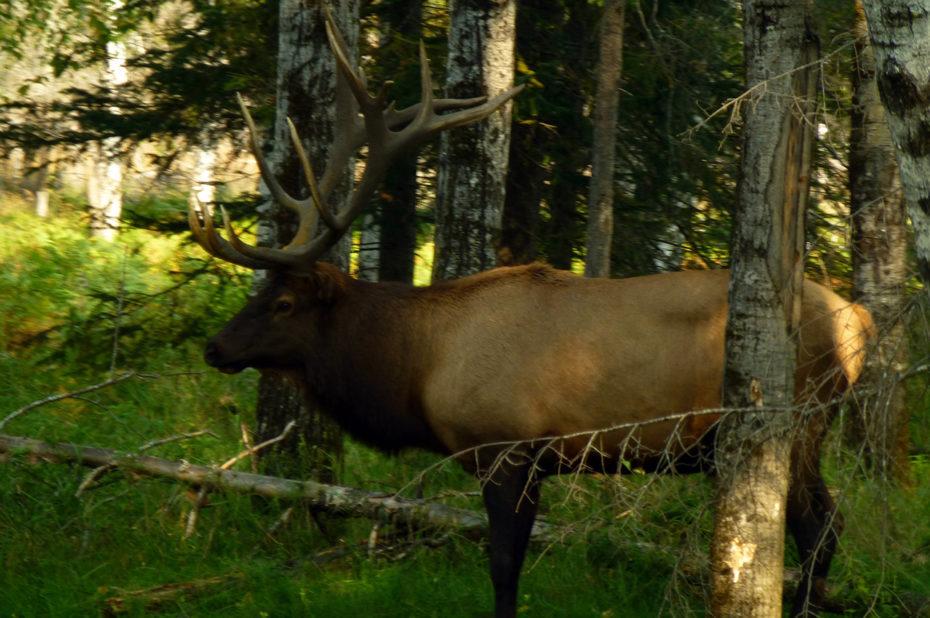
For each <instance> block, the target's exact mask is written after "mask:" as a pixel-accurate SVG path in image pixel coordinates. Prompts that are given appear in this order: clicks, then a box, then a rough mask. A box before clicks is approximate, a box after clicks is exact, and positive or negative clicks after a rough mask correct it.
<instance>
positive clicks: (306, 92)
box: [256, 0, 358, 482]
mask: <svg viewBox="0 0 930 618" xmlns="http://www.w3.org/2000/svg"><path fill="white" fill-rule="evenodd" d="M331 11H332V14H333V17H334V19H335V20H336V26H337V27H338V28H339V30H340V32H341V33H342V35H343V37H344V38H345V41H346V44H347V45H348V46H349V49H350V51H351V52H352V53H353V54H354V53H356V50H357V46H358V2H357V0H344V1H342V2H338V3H335V4H334V5H332V6H331ZM278 28H279V32H278V65H277V71H278V73H277V99H276V109H275V125H274V132H273V134H272V136H271V138H270V142H271V152H270V153H269V154H268V162H269V164H270V166H271V169H272V171H273V173H274V174H275V176H276V177H277V178H278V179H279V181H280V182H281V185H282V186H283V187H284V188H285V189H286V190H288V191H289V192H290V193H291V194H292V195H299V196H301V197H303V196H305V195H307V191H308V188H307V183H306V180H305V179H304V178H303V173H302V171H301V166H300V162H299V159H298V158H297V156H296V153H295V152H294V149H293V146H292V145H291V140H290V137H289V136H288V128H287V122H286V118H290V119H291V120H292V121H293V122H294V125H295V126H296V127H297V130H298V132H299V133H300V135H301V138H302V139H303V140H304V144H303V145H304V149H305V150H306V151H307V153H308V155H309V157H310V158H311V160H312V161H314V162H317V165H316V167H317V169H322V167H323V166H322V165H321V163H322V162H323V161H326V158H327V154H328V152H329V148H330V145H331V144H332V142H333V138H334V135H333V130H334V127H335V126H336V123H337V118H336V114H337V110H339V111H340V112H342V113H344V112H347V111H348V110H349V109H351V108H349V107H347V106H345V105H337V98H338V97H340V96H350V95H348V93H346V92H344V89H338V90H340V91H343V92H337V87H336V66H335V61H334V59H333V54H332V51H331V50H330V48H329V43H328V41H327V38H326V30H325V27H324V20H323V13H322V3H320V2H306V1H305V0H282V1H281V3H280V5H279V17H278ZM347 172H348V173H347V174H346V181H345V182H346V183H348V182H349V179H351V170H347ZM347 186H348V184H345V185H344V187H347ZM262 194H263V195H264V196H266V198H267V199H266V201H265V203H264V204H263V205H262V206H261V207H260V208H259V210H260V213H261V214H262V224H261V225H260V228H259V239H258V240H259V243H260V244H264V245H266V246H267V245H271V246H282V245H284V244H286V243H287V242H288V241H290V239H291V238H292V237H293V235H294V232H295V231H296V227H295V220H294V216H293V214H292V213H291V212H290V211H287V210H286V209H284V208H282V207H279V206H277V205H276V204H274V202H273V201H272V200H271V199H270V195H269V193H268V191H267V189H266V188H265V187H262ZM334 194H335V195H342V196H344V197H347V194H348V192H347V191H346V190H342V191H339V190H337V191H335V192H334ZM330 206H331V207H332V208H333V209H334V210H335V211H338V210H339V204H332V205H330ZM350 246H351V235H346V237H344V238H343V240H342V241H341V242H340V244H339V245H337V247H335V248H334V249H332V250H331V252H330V256H329V261H331V262H332V263H334V264H335V265H336V266H339V267H340V268H342V269H343V270H347V269H348V266H349V247H350ZM260 283H261V277H258V281H257V284H258V285H260ZM292 419H295V420H297V424H298V431H296V432H293V433H292V434H291V435H290V436H289V437H288V439H286V440H284V441H282V442H281V443H279V444H277V445H275V448H273V449H269V451H266V452H265V453H264V454H263V458H264V460H265V465H266V469H267V470H268V472H269V473H270V474H276V475H281V476H293V475H295V474H297V475H304V476H306V475H308V474H309V475H310V476H311V477H313V478H315V479H317V480H320V481H323V482H331V481H332V480H334V478H335V475H336V470H337V469H338V467H339V465H340V464H339V462H340V461H341V458H342V431H341V429H340V428H339V426H338V425H337V424H336V423H335V421H333V420H332V419H331V418H329V417H328V416H326V415H325V414H324V413H323V412H322V411H321V410H319V409H318V408H316V407H315V406H311V405H309V404H308V402H307V401H306V400H305V399H304V398H303V397H302V396H301V394H300V393H299V392H297V390H296V388H295V387H294V386H293V385H292V384H291V383H290V382H289V381H288V379H287V378H286V377H285V376H281V375H277V374H274V373H271V372H268V373H265V374H263V375H262V378H261V380H260V382H259V401H258V406H257V410H256V422H257V427H256V440H257V441H259V442H260V441H264V440H266V439H269V438H271V437H274V436H277V435H279V434H280V433H281V432H282V430H283V428H284V426H285V425H286V424H287V423H288V422H289V421H290V420H292Z"/></svg>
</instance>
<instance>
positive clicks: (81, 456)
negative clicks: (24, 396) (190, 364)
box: [0, 434, 559, 543]
mask: <svg viewBox="0 0 930 618" xmlns="http://www.w3.org/2000/svg"><path fill="white" fill-rule="evenodd" d="M14 453H28V454H29V455H31V456H32V457H34V458H37V459H40V460H44V461H49V462H55V463H67V462H73V463H79V464H81V465H84V466H92V467H99V466H110V467H113V468H116V469H119V470H123V471H126V472H135V473H138V474H146V475H149V476H158V477H167V478H173V479H175V480H178V481H181V482H183V483H187V484H190V485H194V486H196V487H198V488H204V487H206V488H208V489H209V490H217V491H231V492H234V493H243V494H252V495H257V496H263V497H265V498H277V499H280V500H291V501H299V502H304V503H306V504H308V505H309V506H310V507H311V508H313V509H318V510H324V511H326V512H327V513H329V514H331V515H335V516H343V517H364V518H370V519H375V520H383V519H384V518H387V519H388V520H390V521H392V522H394V523H396V524H400V525H407V526H411V527H414V528H417V527H419V528H423V527H435V528H454V529H455V531H456V533H457V534H459V535H462V536H465V537H469V538H480V537H483V536H484V535H485V532H486V530H487V516H486V515H485V514H484V513H478V512H475V511H470V510H467V509H460V508H455V507H450V506H446V505H443V504H434V503H430V502H427V501H425V500H413V499H408V498H402V497H400V496H397V495H396V494H384V493H377V492H371V491H365V490H361V489H355V488H351V487H341V486H338V485H327V484H324V483H318V482H316V481H309V480H307V481H297V480H293V479H285V478H278V477H273V476H264V475H261V474H253V473H250V472H239V471H236V470H223V469H220V468H217V467H212V466H201V465H195V464H191V463H188V462H185V461H181V462H178V461H170V460H167V459H162V458H160V457H153V456H151V455H137V454H128V455H127V454H124V453H120V452H118V451H115V450H113V449H107V448H100V447H95V446H75V445H73V444H63V443H59V444H50V443H48V442H42V441H40V440H34V439H32V438H22V437H18V436H10V435H6V434H0V454H14ZM533 536H534V540H535V541H537V542H542V543H548V542H554V541H555V540H556V539H558V538H559V535H558V534H557V531H556V529H555V528H553V527H552V526H550V525H547V524H546V523H545V522H537V523H536V524H535V525H534V527H533Z"/></svg>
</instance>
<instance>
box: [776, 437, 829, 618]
mask: <svg viewBox="0 0 930 618" xmlns="http://www.w3.org/2000/svg"><path fill="white" fill-rule="evenodd" d="M795 450H796V451H797V450H798V449H795ZM818 450H819V449H818ZM811 454H812V453H808V454H807V456H805V455H804V454H801V453H798V452H795V453H793V456H792V468H793V470H792V475H791V486H790V487H789V489H788V504H787V513H786V515H787V520H788V521H787V523H788V529H789V530H790V531H791V535H792V536H793V537H794V540H795V544H796V545H797V548H798V553H799V554H800V559H801V579H800V581H799V583H798V591H797V593H796V594H795V597H794V603H793V605H792V607H791V616H792V617H793V618H794V617H796V616H817V615H818V613H819V612H820V611H821V609H822V604H823V600H824V597H825V596H826V583H827V573H828V572H829V570H830V561H831V560H832V559H833V554H834V553H835V552H836V545H837V542H838V541H839V536H840V533H842V531H843V517H842V515H840V513H839V511H838V510H837V508H836V503H835V502H834V501H833V498H832V497H831V496H830V492H829V490H828V489H827V485H826V483H824V480H823V477H822V476H821V474H820V464H819V459H820V458H819V453H816V455H817V457H811Z"/></svg>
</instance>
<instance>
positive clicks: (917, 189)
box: [863, 0, 930, 285]
mask: <svg viewBox="0 0 930 618" xmlns="http://www.w3.org/2000/svg"><path fill="white" fill-rule="evenodd" d="M863 6H864V7H865V14H866V18H867V20H868V25H869V38H870V40H871V43H872V52H873V53H874V55H875V71H876V72H875V77H876V81H877V82H878V92H879V94H880V95H881V99H882V103H883V104H884V106H885V111H886V112H887V114H888V128H889V129H890V131H891V139H892V140H893V141H894V144H895V147H896V154H897V157H898V168H899V171H900V174H901V184H902V186H903V187H904V197H905V199H906V200H907V208H908V215H909V216H910V219H911V226H912V227H913V230H914V250H915V253H916V254H917V266H918V269H919V270H920V276H921V278H922V279H923V281H924V284H925V285H926V284H928V283H930V148H928V147H927V143H928V140H930V62H928V61H927V59H928V58H930V2H928V0H863Z"/></svg>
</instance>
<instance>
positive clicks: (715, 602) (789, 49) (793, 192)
mask: <svg viewBox="0 0 930 618" xmlns="http://www.w3.org/2000/svg"><path fill="white" fill-rule="evenodd" d="M809 11H810V7H809V5H808V4H807V2H802V1H796V2H791V3H774V2H771V1H770V0H766V1H756V2H753V1H747V2H744V3H743V33H744V49H745V50H746V52H745V53H746V57H745V60H744V62H745V66H746V83H747V87H748V88H749V89H750V97H751V99H750V100H749V101H747V102H746V103H745V107H744V109H745V110H746V116H745V124H744V128H743V131H744V136H743V151H742V164H741V165H742V177H741V181H740V185H739V187H738V194H737V202H738V206H737V216H736V219H735V221H734V230H733V240H732V245H733V250H732V258H731V262H732V263H731V282H730V293H729V311H728V315H727V326H726V356H725V363H724V381H723V403H724V406H727V407H731V408H743V409H744V410H749V411H743V412H739V413H730V414H727V415H726V416H725V417H724V418H723V419H722V421H721V427H720V428H719V429H718V435H719V436H720V439H719V442H718V451H717V461H716V464H717V469H718V473H719V476H718V489H717V499H716V510H715V520H714V537H713V542H712V546H711V563H712V565H711V570H712V585H713V590H712V595H713V596H712V600H711V612H712V614H713V615H714V616H740V617H743V616H781V581H782V571H783V567H784V564H783V562H784V532H785V508H784V505H785V502H786V494H787V488H788V474H789V461H790V454H791V446H790V441H789V436H788V434H789V431H790V429H791V425H792V415H791V414H788V413H786V412H775V413H773V412H772V411H771V409H772V408H774V409H776V410H778V409H781V410H786V409H787V408H790V407H791V406H792V404H793V394H794V370H795V355H796V351H795V342H794V339H793V333H794V332H795V330H796V328H797V326H798V323H799V320H800V300H801V298H800V292H801V283H802V281H803V270H802V267H803V250H804V238H803V234H804V211H805V208H806V200H807V189H808V187H807V179H808V178H809V169H810V145H811V138H812V135H811V131H810V128H811V126H812V119H811V118H810V117H809V114H810V110H813V109H814V107H813V105H812V102H813V101H812V98H811V94H812V93H813V92H815V90H814V89H813V86H814V84H815V83H816V82H815V81H812V80H813V79H814V78H815V75H814V71H813V69H811V68H808V69H803V70H797V69H798V67H802V66H803V65H805V64H807V63H809V62H811V61H812V60H815V59H816V56H815V54H816V45H814V44H813V43H812V35H811V34H810V31H809V30H808V17H809ZM763 83H764V84H765V85H764V86H763V87H760V88H755V87H756V86H759V85H760V84H763ZM799 111H800V112H801V113H798V112H799ZM763 406H764V407H765V408H769V409H770V410H769V411H766V410H763V409H760V408H762V407H763Z"/></svg>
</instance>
